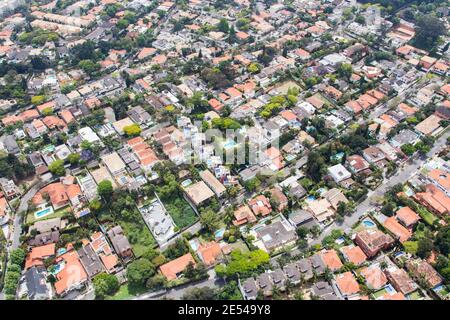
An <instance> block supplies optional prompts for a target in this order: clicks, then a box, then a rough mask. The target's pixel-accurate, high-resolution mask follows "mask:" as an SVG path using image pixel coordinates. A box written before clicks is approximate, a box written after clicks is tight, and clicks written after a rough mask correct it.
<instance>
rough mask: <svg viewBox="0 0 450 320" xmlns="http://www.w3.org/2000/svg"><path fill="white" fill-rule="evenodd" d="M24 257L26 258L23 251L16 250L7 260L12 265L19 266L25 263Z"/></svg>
mask: <svg viewBox="0 0 450 320" xmlns="http://www.w3.org/2000/svg"><path fill="white" fill-rule="evenodd" d="M25 256H26V252H25V250H23V249H21V248H17V249H15V250H12V251H11V253H10V255H9V259H10V261H11V263H12V264H16V265H19V266H21V265H22V264H23V262H24V261H25Z"/></svg>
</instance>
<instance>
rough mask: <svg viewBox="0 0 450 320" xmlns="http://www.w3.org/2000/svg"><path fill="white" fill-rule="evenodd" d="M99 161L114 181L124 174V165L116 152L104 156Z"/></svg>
mask: <svg viewBox="0 0 450 320" xmlns="http://www.w3.org/2000/svg"><path fill="white" fill-rule="evenodd" d="M101 159H102V161H103V163H104V164H105V165H106V167H107V168H108V170H109V172H110V173H111V175H112V176H113V177H115V178H116V179H117V178H118V177H120V176H122V175H123V174H124V173H126V165H125V163H124V162H123V161H122V159H121V158H120V157H119V155H118V154H117V152H113V153H110V154H108V155H104V156H102V157H101Z"/></svg>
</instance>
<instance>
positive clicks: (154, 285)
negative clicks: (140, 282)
mask: <svg viewBox="0 0 450 320" xmlns="http://www.w3.org/2000/svg"><path fill="white" fill-rule="evenodd" d="M166 285H167V279H166V277H164V276H163V275H161V274H157V275H154V276H153V277H151V278H149V279H148V280H147V283H146V284H145V286H146V287H147V288H148V289H152V290H158V289H162V288H164V287H165V286H166Z"/></svg>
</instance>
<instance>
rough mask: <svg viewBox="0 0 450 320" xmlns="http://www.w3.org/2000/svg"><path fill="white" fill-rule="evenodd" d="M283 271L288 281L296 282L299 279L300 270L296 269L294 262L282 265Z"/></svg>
mask: <svg viewBox="0 0 450 320" xmlns="http://www.w3.org/2000/svg"><path fill="white" fill-rule="evenodd" d="M283 271H284V273H285V274H286V277H287V279H288V280H289V281H290V282H292V283H296V282H298V281H300V279H301V277H300V271H299V270H298V268H297V264H296V263H295V262H292V263H289V264H287V265H285V266H284V267H283Z"/></svg>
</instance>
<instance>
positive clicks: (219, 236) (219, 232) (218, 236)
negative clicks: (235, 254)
mask: <svg viewBox="0 0 450 320" xmlns="http://www.w3.org/2000/svg"><path fill="white" fill-rule="evenodd" d="M224 233H225V228H222V229H219V230H217V231H216V232H214V237H215V238H216V240H221V239H222V238H223V234H224Z"/></svg>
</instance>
